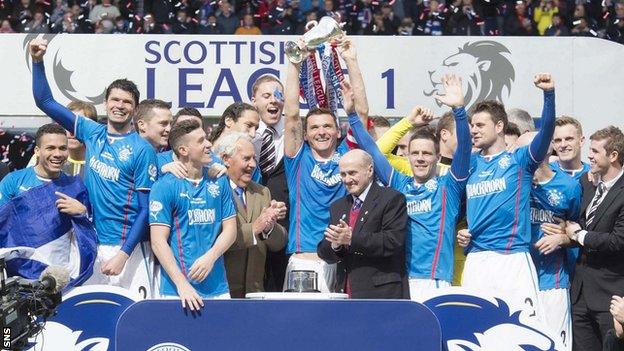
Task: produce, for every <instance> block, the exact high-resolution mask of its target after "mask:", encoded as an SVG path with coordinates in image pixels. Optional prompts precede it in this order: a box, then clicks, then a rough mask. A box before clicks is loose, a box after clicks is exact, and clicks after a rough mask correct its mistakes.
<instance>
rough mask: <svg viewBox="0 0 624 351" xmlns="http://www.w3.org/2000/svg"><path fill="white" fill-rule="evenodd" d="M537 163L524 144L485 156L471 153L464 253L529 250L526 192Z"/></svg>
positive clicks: (529, 234)
mask: <svg viewBox="0 0 624 351" xmlns="http://www.w3.org/2000/svg"><path fill="white" fill-rule="evenodd" d="M537 166H538V164H537V162H535V160H534V159H533V158H532V156H531V155H530V151H529V147H528V146H525V147H521V148H518V149H516V150H515V151H514V152H508V151H502V152H501V153H499V154H497V155H493V156H487V157H486V156H483V155H481V154H480V153H479V152H476V153H473V154H472V158H471V160H470V176H469V177H468V183H467V184H466V216H467V219H468V230H469V231H470V234H472V239H471V241H470V244H469V246H468V247H467V248H466V251H467V252H472V251H502V252H510V253H512V252H528V251H529V246H530V244H531V225H530V222H529V212H530V211H529V194H530V192H531V183H532V179H533V173H534V172H535V170H536V169H537Z"/></svg>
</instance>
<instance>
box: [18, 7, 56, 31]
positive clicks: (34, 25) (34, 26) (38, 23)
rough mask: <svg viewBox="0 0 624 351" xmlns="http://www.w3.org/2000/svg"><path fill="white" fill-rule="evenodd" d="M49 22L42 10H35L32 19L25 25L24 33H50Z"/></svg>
mask: <svg viewBox="0 0 624 351" xmlns="http://www.w3.org/2000/svg"><path fill="white" fill-rule="evenodd" d="M49 31H50V30H49V29H48V24H47V23H45V21H44V16H43V13H42V12H41V11H37V12H35V15H34V16H33V19H32V21H30V22H28V24H26V26H25V27H24V33H48V32H49Z"/></svg>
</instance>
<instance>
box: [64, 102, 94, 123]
mask: <svg viewBox="0 0 624 351" xmlns="http://www.w3.org/2000/svg"><path fill="white" fill-rule="evenodd" d="M67 108H68V109H70V110H71V111H79V110H82V112H83V113H84V117H87V118H88V119H90V120H93V121H96V122H97V110H96V109H95V106H93V105H92V104H90V103H88V102H85V101H80V100H76V101H72V102H70V103H69V104H67Z"/></svg>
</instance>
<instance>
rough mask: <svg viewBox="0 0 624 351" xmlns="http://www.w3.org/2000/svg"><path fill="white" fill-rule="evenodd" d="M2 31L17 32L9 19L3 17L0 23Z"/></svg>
mask: <svg viewBox="0 0 624 351" xmlns="http://www.w3.org/2000/svg"><path fill="white" fill-rule="evenodd" d="M0 33H15V31H14V30H13V27H11V22H9V20H8V19H3V20H2V22H1V23H0Z"/></svg>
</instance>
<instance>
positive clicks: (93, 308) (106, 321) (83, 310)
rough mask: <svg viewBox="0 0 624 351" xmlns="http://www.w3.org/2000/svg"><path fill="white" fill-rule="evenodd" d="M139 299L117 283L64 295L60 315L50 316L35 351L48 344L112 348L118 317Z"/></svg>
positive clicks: (71, 349) (66, 350)
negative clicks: (117, 285) (116, 285)
mask: <svg viewBox="0 0 624 351" xmlns="http://www.w3.org/2000/svg"><path fill="white" fill-rule="evenodd" d="M135 301H136V296H133V295H132V293H131V292H130V291H128V290H126V289H122V288H119V287H115V286H107V285H88V286H81V287H77V288H75V289H73V290H71V291H70V292H69V293H68V294H67V295H66V296H64V297H63V303H61V304H60V305H59V307H58V314H57V315H56V316H54V317H52V318H50V319H48V321H47V322H46V324H45V327H44V329H43V333H42V335H41V336H39V337H37V340H36V344H35V346H34V348H33V349H31V351H34V350H42V349H43V346H44V345H45V346H48V345H54V349H55V350H63V351H107V350H111V351H112V350H114V347H115V345H114V344H115V343H114V340H115V326H116V325H117V320H118V319H119V316H121V313H122V312H123V311H125V310H126V308H128V307H129V306H130V305H132V304H133V303H134V302H135Z"/></svg>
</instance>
